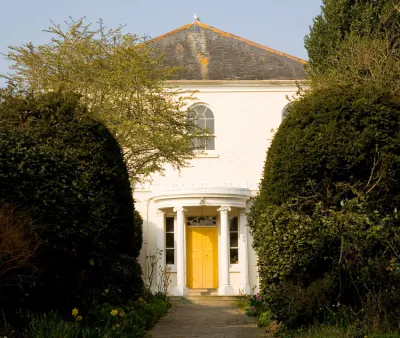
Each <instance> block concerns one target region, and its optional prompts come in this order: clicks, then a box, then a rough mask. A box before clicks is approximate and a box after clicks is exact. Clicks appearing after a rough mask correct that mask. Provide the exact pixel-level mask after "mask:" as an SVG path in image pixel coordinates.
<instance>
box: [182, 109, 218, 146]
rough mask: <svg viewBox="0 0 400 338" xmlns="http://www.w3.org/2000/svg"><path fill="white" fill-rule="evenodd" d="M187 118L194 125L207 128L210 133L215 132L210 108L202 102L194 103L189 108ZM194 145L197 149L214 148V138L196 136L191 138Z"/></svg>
mask: <svg viewBox="0 0 400 338" xmlns="http://www.w3.org/2000/svg"><path fill="white" fill-rule="evenodd" d="M188 115H189V118H190V119H193V122H194V124H195V125H196V127H198V128H200V129H203V130H207V131H208V132H209V133H211V134H213V135H214V134H215V121H214V114H213V112H212V111H211V109H210V108H209V107H207V106H205V105H203V104H196V105H194V106H193V107H192V108H190V109H189V114H188ZM193 142H194V147H195V148H196V149H199V150H215V139H214V137H210V138H208V139H206V140H205V139H204V138H203V137H198V138H195V139H194V140H193Z"/></svg>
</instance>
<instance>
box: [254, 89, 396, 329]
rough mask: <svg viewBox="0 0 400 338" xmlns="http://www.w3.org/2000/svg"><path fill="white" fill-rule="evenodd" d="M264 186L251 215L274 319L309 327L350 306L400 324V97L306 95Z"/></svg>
mask: <svg viewBox="0 0 400 338" xmlns="http://www.w3.org/2000/svg"><path fill="white" fill-rule="evenodd" d="M260 188H261V189H260V193H259V195H258V196H257V198H256V199H255V201H254V204H253V206H252V209H251V212H250V215H249V219H248V221H249V225H250V227H251V230H252V233H253V237H254V247H255V249H256V251H257V254H258V257H259V264H258V266H259V273H260V281H261V290H262V295H263V297H264V300H265V302H266V306H267V308H268V309H271V311H272V314H273V316H274V317H275V318H276V319H278V320H279V321H282V322H283V323H284V324H285V325H288V326H289V327H299V326H301V325H304V324H310V323H313V322H314V321H321V322H322V321H325V320H328V319H329V320H330V319H331V318H337V314H338V313H341V312H343V313H346V316H348V317H349V318H350V317H351V316H353V317H354V316H355V317H356V319H354V318H353V319H354V320H355V321H357V322H359V323H360V320H361V321H363V320H365V323H366V325H367V326H368V327H369V328H371V329H378V328H380V329H385V328H386V329H388V328H389V327H398V319H397V318H398V315H399V312H398V308H399V305H400V294H399V292H398V291H397V290H399V287H400V269H399V268H400V265H399V262H398V259H399V257H400V256H399V254H398V252H397V248H398V247H399V245H400V228H399V217H398V213H397V207H398V206H399V202H400V100H399V99H398V98H397V97H395V96H393V95H392V94H391V93H389V92H383V91H380V90H378V89H376V88H368V87H364V88H353V87H341V86H332V87H330V88H324V89H319V90H314V91H313V92H309V93H306V94H304V95H303V96H302V98H301V99H300V100H298V101H296V102H294V103H293V105H292V106H291V110H290V112H289V114H288V117H287V118H286V119H285V120H284V121H283V123H282V124H281V127H280V128H279V130H278V132H277V133H276V135H275V137H274V140H273V142H272V144H271V147H270V149H269V151H268V157H267V160H266V163H265V167H264V174H263V179H262V182H261V186H260ZM346 316H344V317H346ZM387 331H389V330H387Z"/></svg>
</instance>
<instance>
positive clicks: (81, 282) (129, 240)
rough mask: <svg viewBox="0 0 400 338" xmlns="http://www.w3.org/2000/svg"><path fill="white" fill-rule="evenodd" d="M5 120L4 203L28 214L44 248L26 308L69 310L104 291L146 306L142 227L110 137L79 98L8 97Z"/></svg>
mask: <svg viewBox="0 0 400 338" xmlns="http://www.w3.org/2000/svg"><path fill="white" fill-rule="evenodd" d="M0 118H1V125H0V199H3V200H5V201H7V202H9V203H12V204H14V205H19V206H22V207H25V208H26V209H29V212H30V213H31V214H32V215H33V217H34V219H35V220H36V223H37V224H38V225H39V230H38V233H39V235H40V238H41V240H42V245H41V247H40V249H39V252H38V254H37V255H36V256H35V258H34V261H33V263H34V264H35V265H36V267H37V268H38V270H39V276H38V278H37V280H36V281H35V282H34V283H31V284H30V286H29V288H28V289H25V290H23V293H22V294H18V295H25V296H22V300H21V302H20V303H18V305H20V306H21V305H22V303H26V304H25V305H26V306H27V307H29V308H31V309H36V310H49V309H57V310H68V311H70V309H71V308H73V307H77V306H84V304H86V306H88V304H89V303H90V302H91V300H92V299H94V298H96V297H97V296H98V295H99V294H100V293H101V292H103V291H104V290H105V289H109V290H110V295H114V296H115V297H116V298H120V299H126V298H132V297H133V298H136V297H138V295H139V294H140V292H141V288H142V283H143V282H142V279H141V268H140V266H139V264H138V262H137V259H136V258H137V256H138V255H139V251H140V247H141V240H142V233H141V231H142V230H141V218H140V215H138V214H137V213H136V217H135V219H134V209H133V206H134V204H133V199H132V191H131V187H130V183H129V177H128V173H127V169H126V166H125V163H124V158H123V154H122V151H121V148H120V146H119V145H118V143H117V141H116V140H115V139H114V137H113V136H112V135H111V133H110V132H109V131H108V130H107V128H106V127H105V126H104V125H103V124H101V123H99V122H97V121H95V120H93V119H92V118H90V116H89V114H88V113H87V111H86V109H85V107H83V106H82V105H81V104H80V103H79V97H78V96H76V95H73V94H63V93H50V94H46V95H42V96H39V97H29V96H27V97H24V96H18V97H17V96H9V95H5V96H3V98H2V100H1V104H0ZM14 301H15V299H14Z"/></svg>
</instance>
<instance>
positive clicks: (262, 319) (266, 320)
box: [257, 310, 272, 327]
mask: <svg viewBox="0 0 400 338" xmlns="http://www.w3.org/2000/svg"><path fill="white" fill-rule="evenodd" d="M271 320H272V314H271V311H270V310H267V311H264V312H262V313H261V314H260V316H259V317H258V320H257V325H258V326H260V327H267V326H268V325H269V324H270V323H271Z"/></svg>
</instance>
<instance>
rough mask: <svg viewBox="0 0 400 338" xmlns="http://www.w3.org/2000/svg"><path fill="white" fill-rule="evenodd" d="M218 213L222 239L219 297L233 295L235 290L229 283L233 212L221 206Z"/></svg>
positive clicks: (227, 207)
mask: <svg viewBox="0 0 400 338" xmlns="http://www.w3.org/2000/svg"><path fill="white" fill-rule="evenodd" d="M218 211H219V212H220V220H221V239H220V248H219V253H220V260H219V261H220V264H221V265H220V267H219V270H220V281H219V288H218V294H219V295H233V288H232V287H231V285H230V283H229V263H230V262H229V215H228V212H229V211H231V208H230V207H229V206H221V207H220V208H219V209H218Z"/></svg>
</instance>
